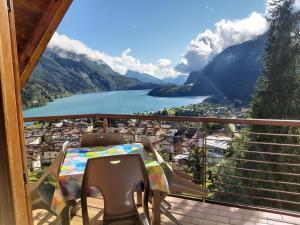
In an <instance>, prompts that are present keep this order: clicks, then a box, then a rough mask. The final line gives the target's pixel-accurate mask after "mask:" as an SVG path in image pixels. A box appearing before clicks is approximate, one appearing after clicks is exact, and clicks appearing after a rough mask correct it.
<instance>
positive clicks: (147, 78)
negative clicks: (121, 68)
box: [125, 70, 164, 84]
mask: <svg viewBox="0 0 300 225" xmlns="http://www.w3.org/2000/svg"><path fill="white" fill-rule="evenodd" d="M125 76H126V77H130V78H135V79H138V80H139V81H142V82H146V83H152V84H163V83H164V82H163V81H162V80H160V79H158V78H156V77H154V76H151V75H149V74H146V73H140V72H137V71H132V70H128V71H127V73H126V74H125Z"/></svg>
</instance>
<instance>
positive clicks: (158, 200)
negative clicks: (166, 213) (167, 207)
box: [152, 191, 161, 225]
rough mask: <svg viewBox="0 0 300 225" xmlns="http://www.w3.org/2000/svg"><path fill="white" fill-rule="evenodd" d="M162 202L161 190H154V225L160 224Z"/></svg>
mask: <svg viewBox="0 0 300 225" xmlns="http://www.w3.org/2000/svg"><path fill="white" fill-rule="evenodd" d="M160 204H161V197H160V191H153V198H152V216H153V225H160Z"/></svg>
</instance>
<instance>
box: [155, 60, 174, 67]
mask: <svg viewBox="0 0 300 225" xmlns="http://www.w3.org/2000/svg"><path fill="white" fill-rule="evenodd" d="M158 65H159V67H160V68H166V67H170V66H171V65H172V61H171V60H170V59H159V60H158Z"/></svg>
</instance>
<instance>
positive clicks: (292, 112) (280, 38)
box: [216, 0, 300, 211]
mask: <svg viewBox="0 0 300 225" xmlns="http://www.w3.org/2000/svg"><path fill="white" fill-rule="evenodd" d="M293 5H294V0H274V1H273V2H272V3H271V4H270V7H269V8H271V10H270V12H269V15H268V17H267V20H268V21H269V23H270V28H269V31H268V41H267V44H266V49H265V50H266V51H265V56H264V59H263V62H264V68H263V71H262V76H261V78H260V79H259V81H258V83H257V86H256V89H255V93H254V96H253V99H252V104H251V117H252V118H258V119H299V117H300V74H299V56H300V30H299V16H298V15H297V14H298V13H295V12H294V11H293ZM269 133H273V134H276V135H267V134H269ZM299 134H300V132H299V129H296V128H291V127H274V126H250V127H249V128H248V130H246V132H244V133H243V134H242V135H241V136H240V137H238V138H235V141H239V142H238V143H236V144H235V145H232V146H231V147H230V148H231V152H229V153H230V154H229V155H226V156H225V159H226V158H227V160H226V163H227V165H226V167H225V169H226V171H225V174H228V175H233V177H234V178H232V179H231V181H230V182H228V181H227V179H228V178H226V177H224V178H222V177H220V178H219V179H220V181H219V183H221V184H223V183H224V184H227V186H226V185H220V186H217V187H216V188H217V190H218V191H223V192H224V193H233V194H232V195H230V194H227V195H226V196H224V195H223V196H222V198H223V199H228V198H230V200H231V201H238V202H243V203H248V204H255V205H262V206H270V207H277V208H282V209H288V210H295V211H299V210H300V209H299V204H291V203H290V202H298V203H300V196H299V194H297V193H299V190H297V188H298V186H297V185H296V186H295V185H293V184H297V183H298V184H299V183H300V177H299V176H292V175H289V174H291V173H293V174H300V164H299V158H300V156H297V155H299V147H293V146H288V145H286V146H283V145H282V146H278V145H277V146H274V145H265V144H257V143H258V142H259V143H280V144H299V143H300V140H299V136H297V135H299ZM237 139H240V140H237ZM239 150H248V151H246V152H244V153H243V154H239ZM270 153H271V154H270ZM274 153H275V154H274ZM295 155H296V157H295ZM232 158H238V159H239V160H236V161H234V162H232V161H231V159H232ZM228 162H231V165H228ZM231 168H235V169H231ZM237 168H238V169H237ZM222 169H223V170H224V168H221V169H220V171H219V172H220V173H222V172H223V173H224V171H221V170H222ZM243 178H246V179H243ZM228 184H229V185H228ZM267 199H272V200H267Z"/></svg>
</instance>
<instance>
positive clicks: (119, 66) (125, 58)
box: [48, 32, 177, 78]
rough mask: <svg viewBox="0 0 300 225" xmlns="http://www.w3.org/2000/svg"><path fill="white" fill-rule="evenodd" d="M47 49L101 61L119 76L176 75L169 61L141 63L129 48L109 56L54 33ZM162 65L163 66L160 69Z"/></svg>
mask: <svg viewBox="0 0 300 225" xmlns="http://www.w3.org/2000/svg"><path fill="white" fill-rule="evenodd" d="M48 47H49V48H55V47H56V48H60V49H63V50H65V51H70V52H73V53H76V54H84V55H86V56H87V57H89V58H90V59H92V60H102V61H104V62H105V63H106V64H108V65H109V66H110V67H111V68H112V69H113V70H115V71H117V72H119V73H121V74H125V73H126V72H127V70H133V71H138V72H141V73H147V74H151V75H156V76H158V77H161V78H163V77H166V76H174V75H176V74H177V72H176V71H175V70H174V69H173V68H172V67H171V64H172V63H171V61H170V60H169V59H161V60H159V61H158V64H157V65H156V64H153V63H143V62H141V61H140V60H139V59H138V58H135V57H134V56H132V55H131V53H132V50H131V49H130V48H128V49H126V50H125V51H124V52H123V53H122V54H121V55H120V56H110V55H108V54H106V53H103V52H100V51H97V50H94V49H91V48H89V47H87V46H86V45H85V44H83V43H82V42H81V41H78V40H74V39H71V38H69V37H68V36H66V35H62V34H59V33H57V32H55V33H54V35H53V37H52V39H51V41H50V43H49V45H48ZM168 64H169V65H168ZM162 65H164V66H163V67H161V66H162Z"/></svg>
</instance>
